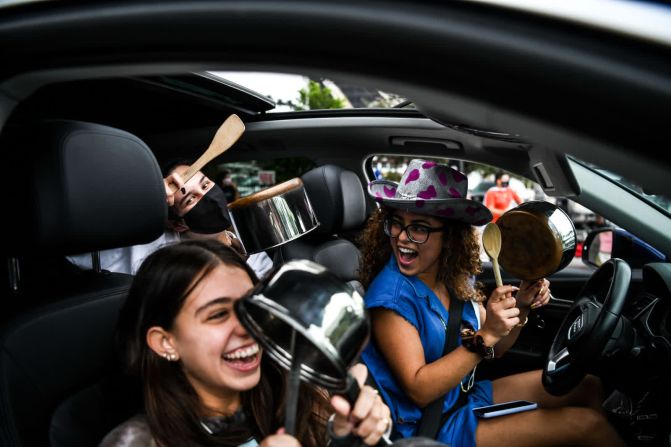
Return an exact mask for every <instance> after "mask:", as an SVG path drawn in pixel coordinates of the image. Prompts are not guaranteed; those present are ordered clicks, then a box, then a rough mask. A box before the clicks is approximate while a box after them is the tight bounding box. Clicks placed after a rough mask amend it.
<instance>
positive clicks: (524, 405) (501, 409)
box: [473, 400, 538, 418]
mask: <svg viewBox="0 0 671 447" xmlns="http://www.w3.org/2000/svg"><path fill="white" fill-rule="evenodd" d="M535 408H538V404H537V403H535V402H529V401H527V400H513V401H510V402H503V403H501V404H496V405H488V406H486V407H477V408H473V413H475V415H476V416H478V417H481V418H493V417H496V416H503V415H505V414H513V413H519V412H520V411H528V410H533V409H535Z"/></svg>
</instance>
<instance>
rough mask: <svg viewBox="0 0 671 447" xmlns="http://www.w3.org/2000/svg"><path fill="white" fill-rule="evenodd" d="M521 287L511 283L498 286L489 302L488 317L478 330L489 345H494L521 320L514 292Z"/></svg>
mask: <svg viewBox="0 0 671 447" xmlns="http://www.w3.org/2000/svg"><path fill="white" fill-rule="evenodd" d="M517 290H519V288H517V287H515V286H511V285H503V286H500V287H497V288H496V289H494V291H493V292H492V294H491V296H490V297H489V301H488V302H487V318H486V319H485V323H484V324H483V325H482V328H481V329H480V330H479V331H478V332H479V333H480V335H482V338H483V339H484V341H485V344H486V345H487V346H494V345H495V344H496V343H498V342H499V341H500V340H501V339H502V338H503V337H505V336H507V335H508V334H509V333H510V331H511V330H512V329H513V328H514V327H515V325H516V324H518V323H519V322H520V319H519V314H520V310H519V309H518V308H517V307H515V303H516V301H515V298H514V297H513V295H512V294H513V292H515V291H517Z"/></svg>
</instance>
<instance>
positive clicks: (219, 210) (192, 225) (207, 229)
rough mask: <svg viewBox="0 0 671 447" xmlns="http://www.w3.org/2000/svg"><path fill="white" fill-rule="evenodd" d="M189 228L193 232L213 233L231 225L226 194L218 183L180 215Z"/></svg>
mask: <svg viewBox="0 0 671 447" xmlns="http://www.w3.org/2000/svg"><path fill="white" fill-rule="evenodd" d="M182 219H184V222H185V223H186V224H187V225H188V226H189V229H190V230H191V231H193V232H195V233H201V234H213V233H219V232H221V231H224V230H225V229H226V228H228V227H230V226H231V221H230V220H228V206H227V202H226V196H224V192H223V191H222V190H221V188H220V187H219V186H218V185H212V188H211V189H210V190H209V191H208V192H206V193H205V195H204V196H203V197H202V198H201V199H200V201H199V202H198V203H196V206H194V207H193V208H191V209H190V210H189V212H188V213H186V214H185V215H184V216H182Z"/></svg>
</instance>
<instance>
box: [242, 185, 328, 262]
mask: <svg viewBox="0 0 671 447" xmlns="http://www.w3.org/2000/svg"><path fill="white" fill-rule="evenodd" d="M283 185H286V186H287V187H283ZM273 190H274V191H276V193H273V192H272V191H273ZM268 191H271V193H270V194H271V195H270V196H269V195H268V194H267V192H268ZM229 211H230V213H231V220H232V222H233V226H234V228H235V231H236V232H237V234H238V237H239V238H240V241H241V242H242V244H243V247H244V249H245V251H246V252H247V253H249V254H252V253H258V252H261V251H264V250H267V249H270V248H273V247H277V246H278V245H282V244H284V243H286V242H289V241H292V240H294V239H296V238H298V237H300V236H302V235H304V234H306V233H309V232H310V231H312V230H314V229H315V228H317V227H318V226H319V222H318V221H317V217H316V215H315V213H314V211H313V209H312V204H311V203H310V199H309V198H308V195H307V192H306V191H305V188H304V187H303V184H302V182H300V180H299V179H292V180H290V181H288V182H285V183H284V184H280V185H277V186H276V187H273V188H271V189H269V190H264V191H259V193H257V194H253V195H251V196H248V197H244V198H242V199H239V200H236V201H235V202H233V203H231V204H229Z"/></svg>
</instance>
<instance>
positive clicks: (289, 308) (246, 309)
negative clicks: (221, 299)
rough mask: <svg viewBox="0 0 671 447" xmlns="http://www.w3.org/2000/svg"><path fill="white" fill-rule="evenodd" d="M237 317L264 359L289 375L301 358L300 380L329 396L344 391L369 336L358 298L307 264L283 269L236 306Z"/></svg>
mask: <svg viewBox="0 0 671 447" xmlns="http://www.w3.org/2000/svg"><path fill="white" fill-rule="evenodd" d="M235 312H236V313H237V315H238V318H239V319H240V322H241V323H242V324H243V325H244V326H245V327H246V328H247V330H248V331H249V332H250V333H251V334H252V336H253V337H254V338H256V339H257V340H258V341H259V343H260V344H261V345H262V346H263V348H264V349H265V354H267V355H269V356H270V357H271V358H272V359H273V360H275V361H276V362H277V363H279V364H280V365H281V366H282V367H283V368H285V369H287V370H289V369H290V368H291V363H292V359H293V356H294V355H297V356H299V358H298V360H299V362H300V365H301V366H300V375H301V380H305V381H308V382H310V383H314V384H318V385H321V386H323V387H326V388H328V389H331V390H341V389H343V388H344V387H345V381H346V377H347V369H348V368H349V367H350V366H351V365H352V363H353V362H354V361H355V360H356V359H357V358H358V356H359V354H360V353H361V351H362V350H363V348H364V346H365V345H366V343H367V342H368V338H369V336H370V322H369V318H368V314H367V312H366V310H365V308H364V301H363V298H362V297H361V295H360V294H359V293H358V292H357V291H356V290H354V288H353V287H352V286H350V285H349V284H347V283H345V282H343V281H341V280H339V279H338V278H337V277H336V276H335V275H333V274H332V273H330V272H329V271H327V270H326V269H325V268H324V267H323V266H321V265H319V264H316V263H314V262H312V261H308V260H294V261H290V262H287V263H286V264H284V265H283V266H282V267H281V268H280V269H279V270H278V272H277V273H276V274H275V275H274V276H273V277H272V278H271V279H270V281H269V282H268V284H267V285H266V286H265V287H264V288H263V289H262V290H260V291H257V292H256V293H253V294H252V295H251V296H249V297H247V298H245V299H242V300H238V301H237V302H236V304H235ZM292 338H293V340H292ZM292 342H293V343H294V344H292Z"/></svg>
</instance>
